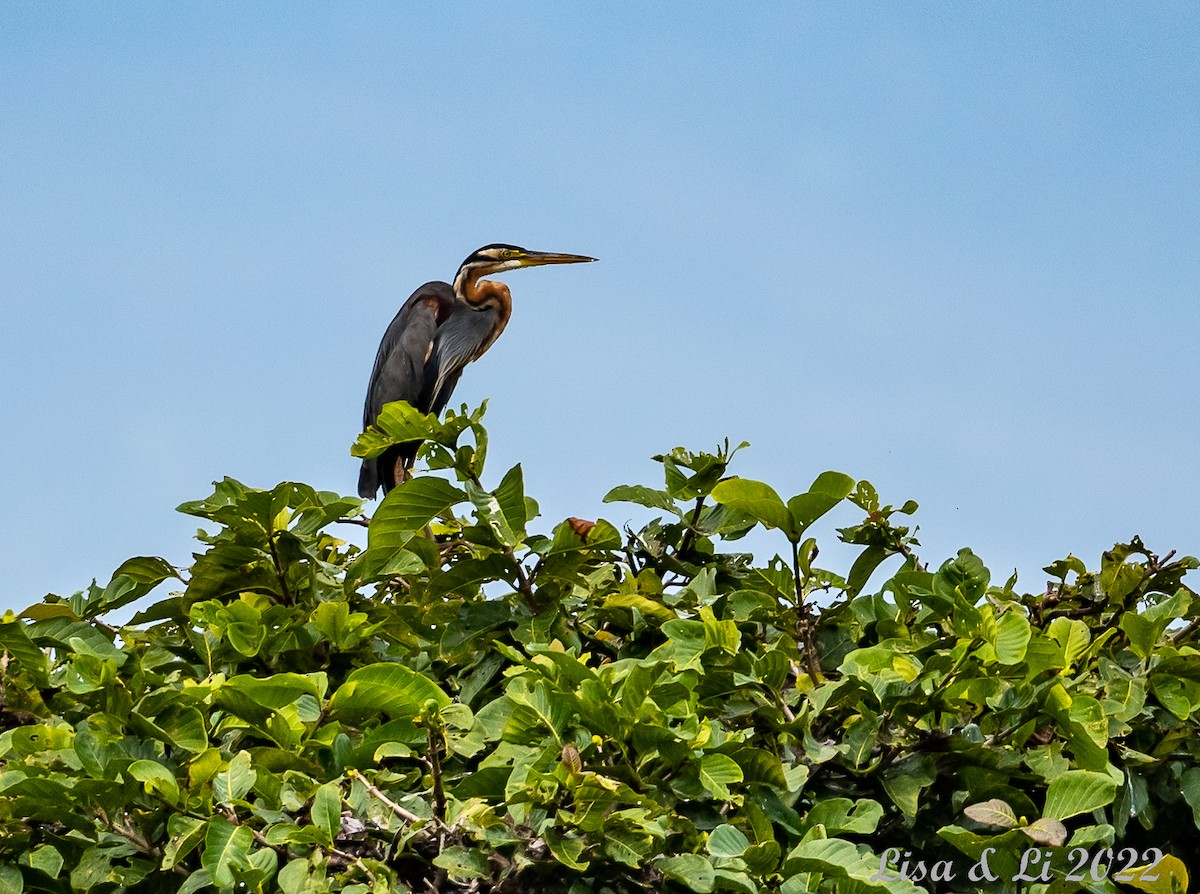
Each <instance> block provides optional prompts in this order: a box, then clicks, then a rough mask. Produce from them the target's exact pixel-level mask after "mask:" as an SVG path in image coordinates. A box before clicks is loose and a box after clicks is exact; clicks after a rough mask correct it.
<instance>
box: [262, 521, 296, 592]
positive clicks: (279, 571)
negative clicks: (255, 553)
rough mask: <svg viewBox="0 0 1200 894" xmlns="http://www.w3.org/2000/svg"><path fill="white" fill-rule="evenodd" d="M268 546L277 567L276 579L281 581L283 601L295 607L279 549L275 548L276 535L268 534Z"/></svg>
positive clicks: (272, 560) (280, 587)
mask: <svg viewBox="0 0 1200 894" xmlns="http://www.w3.org/2000/svg"><path fill="white" fill-rule="evenodd" d="M267 546H268V547H270V549H271V562H272V563H273V564H274V566H275V577H276V578H277V579H278V580H279V589H280V590H281V591H282V592H283V601H284V602H286V603H287V604H288V605H294V604H295V602H294V600H293V599H292V591H291V590H290V589H289V588H288V584H287V575H286V574H284V569H283V563H282V562H281V561H280V560H279V549H278V548H277V547H276V546H275V535H274V533H268V534H267Z"/></svg>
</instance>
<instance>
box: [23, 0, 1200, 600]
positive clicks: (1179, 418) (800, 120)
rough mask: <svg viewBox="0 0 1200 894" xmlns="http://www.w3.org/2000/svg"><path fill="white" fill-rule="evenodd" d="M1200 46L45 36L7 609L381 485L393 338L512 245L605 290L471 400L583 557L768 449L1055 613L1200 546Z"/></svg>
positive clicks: (112, 17)
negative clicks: (231, 504) (368, 466)
mask: <svg viewBox="0 0 1200 894" xmlns="http://www.w3.org/2000/svg"><path fill="white" fill-rule="evenodd" d="M1198 44H1200V14H1198V13H1197V11H1196V8H1195V7H1194V6H1190V5H1186V4H1182V3H1180V4H1168V3H1160V4H1150V5H1142V4H1139V5H1137V6H1129V5H1119V4H1115V3H1114V4H1088V5H1084V4H1055V5H1053V6H1050V5H1045V4H1033V3H1027V4H1022V3H1016V4H994V5H988V6H980V5H975V4H970V5H968V4H960V5H949V4H929V5H921V4H904V5H902V6H897V5H895V4H879V5H870V4H853V5H845V4H833V3H825V4H797V3H777V4H770V3H766V4H757V5H749V4H746V5H742V4H718V3H693V4H686V5H684V4H639V3H628V4H588V5H574V6H565V5H562V4H524V5H512V6H505V5H502V4H484V3H454V4H443V5H441V6H440V7H438V8H435V9H426V8H423V7H410V6H407V5H401V4H337V5H334V4H328V5H315V4H314V5H303V4H283V3H279V4H268V3H264V4H220V3H209V4H148V3H147V4H103V5H97V4H82V3H80V4H70V3H64V4H35V3H24V4H22V3H9V4H5V5H4V7H3V9H2V10H0V209H3V237H2V238H0V303H2V306H3V308H4V320H5V326H4V335H5V338H4V342H5V346H4V349H3V351H0V379H2V381H3V382H4V383H5V385H6V387H5V389H4V397H3V401H2V402H0V431H2V432H3V435H2V437H0V464H2V467H3V469H4V472H3V494H4V506H3V510H2V511H0V542H3V543H4V544H5V548H6V552H7V561H6V562H5V566H6V567H5V573H4V575H3V577H4V582H3V583H2V584H0V607H15V608H20V607H23V606H25V605H27V604H29V603H31V602H33V601H36V600H38V599H39V598H41V596H42V595H44V594H45V593H46V592H50V591H53V592H58V593H63V594H67V593H70V592H72V591H74V590H76V589H79V588H81V587H83V586H85V585H86V584H87V583H88V582H89V581H90V580H91V578H92V577H97V578H99V579H100V581H101V583H103V582H104V581H106V580H107V579H108V576H109V574H110V573H111V571H112V569H113V568H115V567H116V566H117V565H118V564H119V563H120V562H121V561H122V560H123V559H125V558H126V557H128V556H130V555H137V554H160V555H163V556H165V557H167V558H168V559H170V560H172V561H174V562H176V563H186V562H187V561H188V557H189V552H190V550H191V549H192V546H193V544H192V543H191V540H190V537H191V534H192V532H193V531H194V528H195V525H194V524H193V522H192V520H190V519H188V518H187V517H185V516H182V515H178V514H177V513H175V512H174V510H173V507H174V506H176V505H177V504H179V503H181V502H183V501H184V500H188V499H194V498H199V497H202V496H204V495H206V494H207V493H209V492H210V482H211V481H213V480H214V479H217V478H220V477H222V476H224V475H231V476H233V477H236V478H239V479H241V480H243V481H245V482H246V483H248V484H251V485H254V486H260V487H269V486H271V485H273V484H274V483H276V482H278V481H280V480H303V481H308V482H310V483H312V484H314V485H316V486H319V487H322V488H327V489H332V490H339V491H343V492H346V493H350V492H353V490H354V487H355V481H356V477H355V476H356V474H357V464H356V463H355V462H354V461H353V460H352V459H351V458H350V457H349V455H348V452H347V451H348V446H349V444H350V442H351V441H352V440H353V438H354V435H355V434H356V432H357V429H358V425H359V415H360V413H361V405H362V395H363V391H364V389H365V385H366V379H367V376H368V375H369V372H370V368H371V362H372V360H373V357H374V353H375V349H376V346H377V344H378V340H379V337H380V335H381V333H382V331H383V329H384V328H385V327H386V325H387V323H388V321H389V320H390V319H391V317H392V315H393V314H394V312H395V310H396V309H397V308H398V307H399V305H400V303H401V302H402V301H403V300H404V298H405V297H407V295H408V294H409V292H411V290H412V289H413V288H414V287H415V286H416V285H418V284H420V283H422V282H424V281H426V280H428V279H444V278H448V277H450V276H452V275H453V273H454V270H455V268H456V267H457V265H458V263H459V261H461V260H462V258H463V257H464V256H465V255H466V254H468V253H469V252H470V251H471V250H472V249H474V248H475V247H477V246H478V245H481V244H484V243H487V242H492V241H504V242H514V243H517V244H521V245H525V246H528V247H530V248H538V249H547V250H556V251H568V252H580V253H584V254H590V255H594V256H596V257H598V258H600V259H601V262H600V263H598V264H592V265H587V266H586V267H565V268H549V269H544V270H534V271H520V272H517V273H514V274H510V275H509V276H508V277H507V282H508V283H509V285H510V286H511V287H512V289H513V292H514V297H515V305H516V308H515V312H514V317H513V320H512V323H511V324H510V326H509V328H508V331H507V332H506V333H505V334H504V336H503V338H501V340H500V341H499V342H498V343H497V344H496V346H495V347H494V348H493V349H492V350H491V352H490V353H489V354H488V355H487V356H486V357H485V358H483V359H482V360H481V361H480V362H479V363H477V364H475V365H474V366H472V367H470V368H468V370H467V373H466V374H465V375H464V377H463V380H462V383H461V384H460V387H459V390H458V392H457V393H456V396H455V399H456V401H457V400H465V401H468V402H470V403H477V402H478V401H479V400H481V399H483V398H485V397H486V398H489V399H490V401H491V403H490V410H489V414H488V418H489V422H490V429H491V433H492V445H493V446H492V455H491V463H492V466H493V468H492V472H493V474H494V475H495V476H497V477H498V476H499V475H500V474H501V473H502V472H503V471H504V469H506V468H507V467H508V466H509V465H511V464H512V463H514V462H517V461H521V462H522V463H523V464H524V468H525V474H526V481H527V486H528V489H529V492H530V493H531V495H533V496H535V497H537V498H538V499H539V500H540V501H541V504H542V508H543V511H544V514H545V516H546V518H545V519H544V520H543V521H544V523H545V524H546V526H547V527H549V526H550V525H551V524H553V523H554V522H556V521H558V520H561V519H562V518H563V517H565V516H567V515H578V516H584V517H594V516H596V515H603V516H604V517H606V518H609V519H610V520H612V521H614V522H617V523H618V524H619V523H621V522H624V521H626V520H628V519H639V518H641V516H638V515H636V513H635V512H634V511H633V510H631V509H629V508H626V507H621V506H605V505H603V504H602V503H601V498H602V497H603V495H604V493H606V492H607V490H608V489H609V488H610V487H612V486H614V485H616V484H621V483H642V482H645V483H656V481H657V478H656V476H657V469H656V466H655V465H654V464H653V463H651V462H650V460H649V457H650V455H651V454H654V453H657V452H660V451H663V450H666V449H669V448H671V447H673V446H675V445H677V444H682V445H686V446H689V447H692V448H697V449H698V448H708V447H711V446H712V445H714V444H715V443H716V442H717V441H718V440H720V439H722V438H724V437H725V436H729V437H731V438H733V439H735V440H741V439H746V440H749V441H751V442H752V444H753V447H752V448H751V449H750V450H748V451H746V452H745V453H743V454H741V455H740V456H739V460H738V463H737V465H736V467H735V471H737V472H739V473H740V474H742V475H746V476H749V477H755V478H761V479H763V480H767V481H769V482H771V483H772V484H774V485H775V486H776V487H777V489H779V490H780V491H782V492H785V494H784V495H785V496H787V495H788V494H790V493H793V492H796V491H798V490H800V489H802V488H803V487H805V486H806V485H807V484H808V482H809V481H811V479H812V478H813V477H814V476H815V475H816V474H817V473H818V472H820V471H821V470H823V469H827V468H834V469H839V470H842V471H846V472H848V473H850V474H852V475H854V476H856V477H863V478H867V479H870V480H871V481H872V482H874V483H875V484H876V486H877V487H878V488H879V489H880V491H881V493H882V494H883V496H884V497H885V499H888V500H891V501H894V502H897V503H899V502H903V501H904V500H905V499H908V498H910V497H911V498H915V499H917V500H918V501H919V502H920V503H921V504H922V508H921V511H920V513H919V514H918V517H917V520H918V522H919V523H920V525H921V533H920V537H921V540H922V542H923V544H924V548H923V551H922V554H923V556H924V557H925V558H926V559H927V560H929V561H931V562H933V563H935V564H936V563H938V562H940V561H941V560H942V559H944V558H946V557H947V556H950V555H953V554H954V552H955V551H957V549H959V548H960V547H962V546H970V547H972V548H973V549H975V550H976V552H978V553H979V554H980V555H981V556H982V557H983V558H984V560H985V562H987V563H988V565H989V566H990V567H991V568H992V570H993V575H994V576H995V577H999V578H1004V577H1006V576H1007V575H1008V574H1009V573H1010V572H1011V570H1012V569H1013V568H1018V569H1020V572H1021V575H1022V581H1021V582H1022V585H1023V586H1024V587H1025V588H1028V589H1030V590H1034V591H1038V590H1040V589H1041V588H1042V586H1043V585H1044V575H1043V574H1042V572H1041V571H1040V570H1039V569H1040V566H1042V565H1044V564H1046V563H1048V562H1050V561H1051V560H1053V559H1055V558H1058V557H1060V556H1062V555H1065V554H1066V553H1067V552H1069V551H1073V552H1075V553H1076V554H1078V555H1082V556H1083V557H1085V559H1087V560H1088V562H1089V564H1093V565H1094V564H1095V563H1096V561H1097V560H1098V556H1099V552H1100V551H1101V550H1102V549H1104V548H1106V547H1107V546H1110V545H1111V544H1112V543H1113V542H1114V541H1116V540H1119V539H1124V538H1128V537H1129V536H1130V535H1133V534H1140V535H1142V536H1143V537H1144V538H1145V540H1146V541H1147V543H1148V544H1150V545H1151V546H1152V547H1154V548H1157V549H1159V550H1160V551H1164V552H1165V551H1166V550H1169V549H1179V550H1180V551H1181V552H1185V553H1196V552H1198V551H1200V535H1198V531H1200V527H1198V526H1197V523H1196V520H1195V519H1196V506H1197V505H1198V504H1200V470H1198V468H1197V463H1196V455H1197V451H1196V443H1197V440H1198V438H1200V413H1198V412H1197V392H1198V387H1197V386H1198V385H1200V372H1198V364H1197V361H1196V342H1197V324H1198V323H1200V309H1198V307H1200V301H1198V298H1200V294H1198V293H1200V252H1198V251H1197V246H1198V245H1200V201H1198V200H1200V57H1198V56H1197V54H1196V53H1195V47H1196V46H1197V45H1198ZM851 517H852V516H851V515H846V516H843V517H839V518H837V519H834V522H847V521H848V520H849V519H850V518H851ZM753 545H754V547H755V549H756V550H757V551H759V552H760V553H764V554H765V553H768V552H769V551H771V550H772V549H774V548H775V543H774V540H773V539H772V538H771V537H769V536H765V535H764V536H760V537H759V538H757V539H756V540H754V541H753ZM825 555H826V556H829V557H832V558H831V563H832V564H836V562H837V561H838V560H839V559H838V555H839V554H838V552H837V551H836V550H830V551H829V552H828V553H827V554H825ZM763 557H764V558H765V557H766V555H764V556H763Z"/></svg>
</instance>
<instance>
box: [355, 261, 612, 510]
mask: <svg viewBox="0 0 1200 894" xmlns="http://www.w3.org/2000/svg"><path fill="white" fill-rule="evenodd" d="M592 260H595V259H594V258H588V257H584V256H583V255H564V254H556V253H553V252H535V251H528V250H526V249H524V248H520V247H518V246H515V245H505V244H501V243H493V244H492V245H485V246H484V247H483V248H480V249H478V250H476V251H474V252H472V253H471V255H470V257H468V258H467V259H466V260H465V261H463V262H462V266H460V267H459V268H458V273H457V274H456V275H455V277H454V285H450V284H449V283H445V282H436V281H435V282H427V283H425V285H423V286H421V287H420V288H418V289H417V290H416V291H415V292H413V293H412V295H411V296H410V297H409V299H408V300H407V301H405V302H404V306H403V307H401V308H400V312H399V313H397V314H396V316H395V318H394V319H393V320H392V322H391V325H390V326H388V328H387V331H386V332H385V333H384V334H383V341H381V342H380V344H379V351H378V353H377V354H376V355H375V367H374V369H372V370H371V381H370V384H368V386H367V399H366V402H365V404H364V406H363V428H364V429H365V428H367V427H368V426H370V425H371V424H372V423H374V422H375V420H376V419H377V418H378V417H379V413H380V411H381V410H382V409H383V405H384V404H386V403H389V402H391V401H396V400H404V401H408V402H409V403H410V404H412V405H413V406H414V407H416V408H417V409H418V410H420V411H421V412H423V413H441V412H442V410H443V409H445V406H446V403H447V401H449V400H450V395H451V394H452V393H453V392H454V386H455V385H457V384H458V378H459V376H461V375H462V371H463V367H465V366H466V365H467V364H468V363H470V362H471V361H472V360H477V359H478V358H479V357H481V356H482V355H483V353H484V352H485V351H487V349H488V348H490V347H491V346H492V343H493V342H494V341H495V340H496V339H497V338H499V337H500V333H502V332H503V331H504V327H505V326H506V325H508V319H509V316H510V315H511V314H512V294H511V292H510V291H509V289H508V286H506V285H504V284H503V283H500V282H496V281H494V280H485V279H481V277H482V276H484V275H486V274H492V273H501V272H503V271H505V270H515V269H517V268H518V267H534V266H539V265H542V264H577V263H581V262H583V261H592ZM417 447H418V444H417V443H411V444H404V445H402V446H398V447H393V448H391V449H390V450H388V451H387V452H386V453H384V454H383V455H382V456H380V457H378V458H377V459H367V460H363V464H362V470H361V471H360V472H359V476H358V493H359V496H361V497H363V498H366V499H371V498H373V497H374V496H375V494H376V492H377V491H378V490H379V488H380V487H382V488H383V492H384V493H385V494H386V493H387V492H388V491H389V490H391V489H392V488H393V487H395V486H396V484H397V480H398V479H399V480H403V478H404V476H405V474H406V470H407V469H408V468H409V467H410V466H411V465H412V461H413V458H414V457H415V456H416V452H417Z"/></svg>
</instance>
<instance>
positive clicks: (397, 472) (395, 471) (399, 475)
mask: <svg viewBox="0 0 1200 894" xmlns="http://www.w3.org/2000/svg"><path fill="white" fill-rule="evenodd" d="M411 477H412V475H411V473H410V472H409V471H408V462H407V461H406V460H405V459H404V457H403V456H397V457H396V465H395V466H394V467H393V468H392V480H393V481H395V482H396V486H397V487H399V486H400V485H401V484H403V483H404V482H405V481H407V480H408V479H409V478H411Z"/></svg>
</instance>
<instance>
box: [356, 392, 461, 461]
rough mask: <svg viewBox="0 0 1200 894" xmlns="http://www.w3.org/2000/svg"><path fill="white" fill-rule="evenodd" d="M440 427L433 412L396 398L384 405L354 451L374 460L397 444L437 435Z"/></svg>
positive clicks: (359, 439)
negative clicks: (422, 410) (427, 411)
mask: <svg viewBox="0 0 1200 894" xmlns="http://www.w3.org/2000/svg"><path fill="white" fill-rule="evenodd" d="M439 428H440V425H439V423H438V419H437V416H436V415H434V414H433V413H422V412H421V411H420V410H418V409H417V408H416V407H414V406H412V405H411V404H410V403H408V401H403V400H397V401H392V402H390V403H386V404H384V405H383V409H382V410H381V411H380V412H379V416H378V418H376V420H375V424H374V425H373V426H372V427H371V428H369V429H367V431H365V432H363V433H362V434H361V435H359V436H358V440H357V441H355V443H354V446H353V447H351V448H350V454H351V456H357V457H359V458H362V459H373V458H375V457H377V456H379V455H380V454H382V453H383V452H384V451H385V450H387V449H388V448H389V447H392V446H394V445H396V444H404V443H407V442H409V441H423V440H425V439H426V438H433V437H435V436H436V435H437V434H438V431H439Z"/></svg>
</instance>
